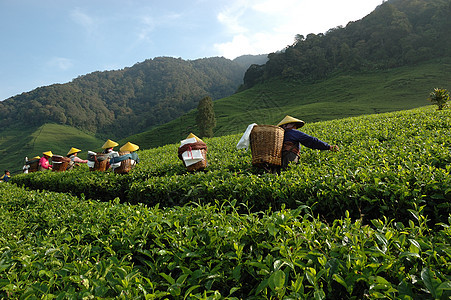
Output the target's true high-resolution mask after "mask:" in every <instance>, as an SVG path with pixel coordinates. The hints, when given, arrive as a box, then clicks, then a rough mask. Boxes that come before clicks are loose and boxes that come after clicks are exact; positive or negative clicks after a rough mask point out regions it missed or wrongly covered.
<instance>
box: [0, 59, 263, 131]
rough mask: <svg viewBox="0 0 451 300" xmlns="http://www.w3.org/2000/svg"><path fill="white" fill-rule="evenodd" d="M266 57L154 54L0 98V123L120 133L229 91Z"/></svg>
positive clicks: (163, 119) (162, 120)
mask: <svg viewBox="0 0 451 300" xmlns="http://www.w3.org/2000/svg"><path fill="white" fill-rule="evenodd" d="M265 61H266V55H260V56H245V57H240V58H237V59H236V60H234V61H232V60H229V59H226V58H221V57H213V58H204V59H197V60H192V61H186V60H182V59H180V58H178V59H177V58H171V57H157V58H154V59H148V60H146V61H144V62H142V63H138V64H135V65H134V66H132V67H130V68H125V69H122V70H117V71H105V72H94V73H91V74H88V75H85V76H81V77H78V78H76V79H74V80H73V81H71V82H69V83H66V84H55V85H51V86H46V87H41V88H37V89H35V90H33V91H31V92H28V93H23V94H21V95H17V96H15V97H11V98H9V99H7V100H5V101H0V128H3V127H5V126H10V125H12V124H21V125H22V126H39V125H42V124H44V123H48V122H54V123H58V124H66V125H70V126H73V127H76V128H79V129H83V130H87V131H90V132H93V133H98V134H102V135H108V136H111V137H114V138H121V137H124V136H127V135H129V134H132V133H137V132H139V131H143V130H145V129H147V128H149V127H152V126H155V125H159V124H163V123H166V122H168V121H170V120H172V119H174V118H177V117H179V116H181V115H182V114H184V113H185V112H187V111H189V110H190V109H193V108H195V107H196V105H197V103H198V101H199V100H198V99H199V98H201V97H202V96H203V95H205V94H208V95H211V97H212V98H213V99H219V98H223V97H226V96H229V95H231V94H233V93H234V92H235V91H236V90H237V88H238V87H239V85H240V84H241V83H242V80H243V76H244V73H245V71H246V69H247V68H248V67H249V65H250V64H252V63H258V62H259V63H264V62H265Z"/></svg>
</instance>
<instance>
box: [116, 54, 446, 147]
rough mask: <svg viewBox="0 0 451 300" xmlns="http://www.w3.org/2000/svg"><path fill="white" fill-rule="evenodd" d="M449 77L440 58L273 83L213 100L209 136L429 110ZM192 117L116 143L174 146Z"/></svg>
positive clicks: (191, 114)
mask: <svg viewBox="0 0 451 300" xmlns="http://www.w3.org/2000/svg"><path fill="white" fill-rule="evenodd" d="M450 74H451V58H440V59H435V60H431V61H427V62H423V63H419V64H416V65H414V66H404V67H399V68H392V69H389V70H379V71H367V72H357V73H345V74H341V75H336V76H333V77H330V78H328V79H325V80H321V81H317V82H314V83H312V82H302V81H287V80H286V79H283V78H279V79H274V80H271V81H267V82H265V83H260V84H257V85H255V86H253V87H252V88H249V89H246V90H244V91H242V92H240V93H236V94H233V95H231V96H229V97H226V98H222V99H219V100H217V101H215V102H214V110H215V115H216V124H217V125H216V127H215V129H214V135H215V136H221V135H229V134H234V133H243V132H244V131H245V130H246V127H247V126H248V125H249V124H251V123H257V124H272V125H276V124H277V123H278V122H279V121H280V120H282V119H283V117H284V116H285V115H287V114H288V115H291V116H294V117H297V118H300V119H302V120H303V121H305V122H306V125H305V126H304V128H305V129H306V130H308V128H309V124H310V123H313V122H319V121H325V120H333V119H342V118H346V117H354V116H359V115H366V114H375V113H383V112H391V111H399V110H406V109H412V108H417V107H421V106H426V105H430V104H431V103H430V102H429V101H427V98H428V96H429V93H430V92H431V91H432V90H433V89H434V88H435V87H442V88H446V89H448V90H451V81H450ZM196 113H197V110H195V109H194V110H192V111H190V112H189V113H187V114H185V115H183V116H182V117H180V118H177V119H175V120H173V121H171V122H169V123H167V124H163V125H161V126H158V127H155V128H152V129H150V130H148V131H145V132H141V133H138V134H136V135H132V136H129V137H127V138H125V139H123V140H121V141H120V144H121V145H122V144H124V143H125V142H127V141H130V142H132V143H135V144H138V145H140V146H141V148H143V149H148V148H155V147H158V146H163V145H166V144H171V143H178V142H180V140H182V139H185V138H186V137H187V135H188V134H189V133H190V132H193V133H194V134H198V133H199V130H198V128H197V125H196V121H195V117H196ZM207 144H208V140H207ZM227 147H235V145H227Z"/></svg>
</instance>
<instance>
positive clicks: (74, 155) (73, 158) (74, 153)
mask: <svg viewBox="0 0 451 300" xmlns="http://www.w3.org/2000/svg"><path fill="white" fill-rule="evenodd" d="M79 152H81V150H80V149H77V148H75V147H72V148H70V150H69V152H67V154H66V157H69V158H70V163H69V165H68V166H67V170H70V169H72V168H73V167H74V166H79V165H80V164H86V163H88V160H87V159H86V160H85V159H81V158H80V157H78V153H79Z"/></svg>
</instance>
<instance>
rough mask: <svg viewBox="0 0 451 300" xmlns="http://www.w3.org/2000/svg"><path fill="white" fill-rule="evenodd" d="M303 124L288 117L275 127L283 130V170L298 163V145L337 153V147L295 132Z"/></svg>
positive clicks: (297, 131)
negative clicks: (291, 164)
mask: <svg viewBox="0 0 451 300" xmlns="http://www.w3.org/2000/svg"><path fill="white" fill-rule="evenodd" d="M304 124H305V122H304V121H302V120H299V119H296V118H293V117H291V116H288V115H287V116H285V118H283V120H282V121H280V122H279V124H277V126H279V127H282V128H283V129H284V130H285V133H284V136H283V145H282V168H283V169H286V168H287V167H288V165H289V164H290V163H297V162H298V161H299V152H300V145H303V146H305V147H307V148H311V149H318V150H330V151H338V146H336V145H329V144H328V143H326V142H323V141H321V140H319V139H317V138H316V137H313V136H310V135H308V134H306V133H304V132H302V131H299V130H297V129H299V128H301V127H302V126H304Z"/></svg>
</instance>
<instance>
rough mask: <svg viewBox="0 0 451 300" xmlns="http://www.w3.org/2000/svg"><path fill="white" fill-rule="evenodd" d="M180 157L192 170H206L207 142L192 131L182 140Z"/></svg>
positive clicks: (188, 168)
mask: <svg viewBox="0 0 451 300" xmlns="http://www.w3.org/2000/svg"><path fill="white" fill-rule="evenodd" d="M178 157H179V159H180V160H182V161H183V163H184V165H185V167H186V169H187V170H188V171H190V172H192V171H199V170H204V169H205V167H206V166H207V144H205V143H204V141H202V140H201V139H200V138H198V137H197V136H195V135H194V134H193V133H190V134H189V135H188V136H187V137H186V139H184V140H182V141H181V142H180V147H179V149H178Z"/></svg>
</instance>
